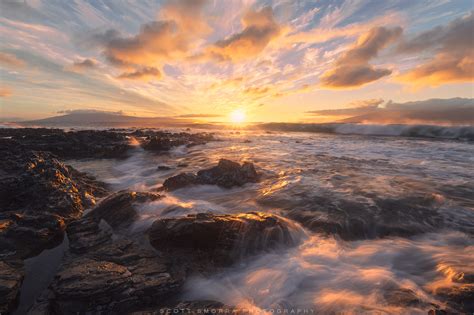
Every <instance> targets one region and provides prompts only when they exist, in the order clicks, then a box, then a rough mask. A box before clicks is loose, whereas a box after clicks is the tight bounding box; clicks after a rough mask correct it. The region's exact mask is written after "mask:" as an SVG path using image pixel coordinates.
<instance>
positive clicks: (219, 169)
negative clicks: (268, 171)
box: [163, 159, 259, 191]
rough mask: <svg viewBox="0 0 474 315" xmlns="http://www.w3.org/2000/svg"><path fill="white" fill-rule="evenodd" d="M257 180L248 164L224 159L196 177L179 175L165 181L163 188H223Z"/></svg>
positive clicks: (253, 170)
mask: <svg viewBox="0 0 474 315" xmlns="http://www.w3.org/2000/svg"><path fill="white" fill-rule="evenodd" d="M258 180H259V176H258V174H257V171H255V167H254V166H253V164H252V163H250V162H244V164H242V165H240V164H239V163H236V162H233V161H229V160H226V159H221V160H219V163H218V164H217V166H214V167H211V168H209V169H205V170H200V171H198V172H197V174H196V175H194V174H191V173H181V174H178V175H176V176H173V177H170V178H168V179H166V180H165V182H164V183H163V187H164V189H165V190H167V191H172V190H176V189H179V188H183V187H186V186H189V185H195V184H202V185H218V186H220V187H224V188H231V187H233V186H242V185H244V184H246V183H256V182H258Z"/></svg>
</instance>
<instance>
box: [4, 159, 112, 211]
mask: <svg viewBox="0 0 474 315" xmlns="http://www.w3.org/2000/svg"><path fill="white" fill-rule="evenodd" d="M12 153H13V152H12ZM16 153H17V154H14V153H13V154H11V155H10V156H8V159H12V160H13V159H15V163H14V165H11V163H12V161H11V160H10V161H9V162H7V163H0V169H1V170H2V171H3V172H4V176H2V178H1V179H2V180H1V181H0V208H1V209H2V210H3V211H15V212H29V213H37V212H47V213H55V214H57V215H59V216H61V217H63V218H65V219H66V220H69V219H75V218H79V217H80V216H81V215H82V212H83V211H84V209H85V208H87V207H89V206H91V205H93V204H94V202H95V196H103V195H104V194H105V193H106V190H105V188H104V186H103V184H101V183H99V182H97V181H95V179H94V178H92V177H90V176H87V175H86V174H84V173H81V172H78V171H76V170H75V169H74V168H72V167H70V166H67V165H65V164H64V163H62V162H60V161H59V160H57V159H56V158H55V156H54V155H52V154H50V153H46V152H31V151H26V152H21V151H20V152H18V151H17V152H16Z"/></svg>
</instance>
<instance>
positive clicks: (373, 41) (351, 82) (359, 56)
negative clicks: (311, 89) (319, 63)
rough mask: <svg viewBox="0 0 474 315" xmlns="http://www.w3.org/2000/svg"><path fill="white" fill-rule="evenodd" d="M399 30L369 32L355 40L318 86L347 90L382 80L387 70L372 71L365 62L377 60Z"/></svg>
mask: <svg viewBox="0 0 474 315" xmlns="http://www.w3.org/2000/svg"><path fill="white" fill-rule="evenodd" d="M401 33H402V28H401V27H395V28H391V29H389V28H385V27H375V28H372V29H371V30H370V31H369V32H368V33H367V34H364V35H362V36H360V37H359V39H358V40H357V42H356V43H355V44H354V45H353V46H352V48H350V49H349V50H347V51H346V52H344V53H343V54H342V56H341V57H340V58H339V59H337V60H336V62H335V64H334V68H333V69H330V70H328V71H326V72H325V73H323V75H322V76H321V78H320V80H321V84H322V86H324V87H329V88H349V87H357V86H361V85H364V84H367V83H370V82H373V81H375V80H378V79H380V78H382V77H384V76H387V75H390V74H391V73H392V71H391V70H390V69H383V68H375V67H373V66H372V65H371V64H369V61H370V60H371V59H372V58H375V57H377V55H378V53H379V51H380V50H382V49H383V48H385V47H386V46H387V45H389V44H390V43H392V42H394V41H395V40H396V39H397V38H399V37H400V35H401Z"/></svg>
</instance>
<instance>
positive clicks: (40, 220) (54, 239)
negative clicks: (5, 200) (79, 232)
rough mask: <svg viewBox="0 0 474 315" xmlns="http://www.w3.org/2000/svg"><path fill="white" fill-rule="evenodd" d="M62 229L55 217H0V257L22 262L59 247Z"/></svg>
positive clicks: (62, 235)
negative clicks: (47, 249) (46, 250)
mask: <svg viewBox="0 0 474 315" xmlns="http://www.w3.org/2000/svg"><path fill="white" fill-rule="evenodd" d="M65 228H66V225H65V223H64V220H63V219H62V218H61V217H60V216H58V215H55V214H48V213H40V214H38V215H32V214H19V213H11V212H10V213H0V245H1V246H0V255H1V256H2V257H8V258H12V257H14V258H15V259H18V258H20V259H25V258H28V257H32V256H35V255H37V254H39V253H40V252H41V251H43V250H44V249H46V248H52V247H54V246H57V245H59V244H60V243H61V242H62V240H63V237H64V230H65Z"/></svg>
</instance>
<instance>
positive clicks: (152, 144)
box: [139, 131, 215, 153]
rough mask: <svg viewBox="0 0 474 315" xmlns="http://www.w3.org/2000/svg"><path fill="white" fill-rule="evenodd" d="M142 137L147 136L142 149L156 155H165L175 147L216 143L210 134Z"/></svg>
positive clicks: (157, 133)
mask: <svg viewBox="0 0 474 315" xmlns="http://www.w3.org/2000/svg"><path fill="white" fill-rule="evenodd" d="M139 135H140V136H146V139H145V140H144V141H143V143H142V147H143V148H144V149H145V150H147V151H152V152H156V153H163V152H167V151H169V150H171V149H172V148H174V147H177V146H181V145H185V146H187V147H192V146H195V145H200V144H206V143H207V142H209V141H214V140H215V139H214V136H213V135H212V134H210V133H205V132H202V133H194V134H193V133H186V132H180V133H169V132H163V131H155V132H147V133H144V132H142V133H141V134H139Z"/></svg>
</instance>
